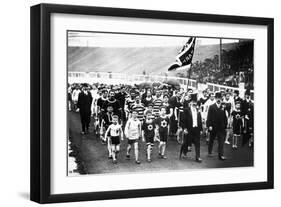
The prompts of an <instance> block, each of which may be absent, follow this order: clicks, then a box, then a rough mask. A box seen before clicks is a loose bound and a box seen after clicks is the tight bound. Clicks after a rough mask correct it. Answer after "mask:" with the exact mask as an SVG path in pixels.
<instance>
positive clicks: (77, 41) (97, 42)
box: [68, 32, 239, 47]
mask: <svg viewBox="0 0 281 207" xmlns="http://www.w3.org/2000/svg"><path fill="white" fill-rule="evenodd" d="M188 39H189V37H171V36H152V35H132V34H112V33H94V32H69V33H68V45H69V46H78V47H83V46H84V47H85V46H87V47H161V46H162V47H163V46H165V47H168V46H180V45H184V44H185V43H186V41H187V40H188ZM238 41H239V40H238V39H222V43H232V42H238ZM196 44H197V45H213V44H219V39H218V38H202V37H200V38H197V42H196Z"/></svg>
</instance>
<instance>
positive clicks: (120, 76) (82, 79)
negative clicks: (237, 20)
mask: <svg viewBox="0 0 281 207" xmlns="http://www.w3.org/2000/svg"><path fill="white" fill-rule="evenodd" d="M169 80H172V81H176V82H178V83H179V84H180V85H181V86H185V88H186V87H189V88H193V89H198V90H204V89H206V88H209V90H210V91H212V92H216V91H226V90H229V91H232V92H233V91H235V90H239V91H240V96H241V97H243V96H244V92H245V89H244V88H238V87H237V88H235V87H230V86H224V85H218V84H214V83H206V84H199V83H197V81H196V80H193V79H188V78H180V77H171V76H159V75H136V74H124V73H110V72H68V82H69V83H90V84H92V83H94V82H101V83H109V82H110V83H111V84H119V83H125V84H131V83H141V82H165V81H169ZM251 98H252V100H253V99H254V91H253V90H251Z"/></svg>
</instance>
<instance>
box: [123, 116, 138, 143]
mask: <svg viewBox="0 0 281 207" xmlns="http://www.w3.org/2000/svg"><path fill="white" fill-rule="evenodd" d="M140 125H141V122H140V121H139V120H138V119H136V120H134V119H129V120H128V121H127V124H126V126H125V134H126V136H127V137H128V139H133V140H134V139H138V138H139V137H140Z"/></svg>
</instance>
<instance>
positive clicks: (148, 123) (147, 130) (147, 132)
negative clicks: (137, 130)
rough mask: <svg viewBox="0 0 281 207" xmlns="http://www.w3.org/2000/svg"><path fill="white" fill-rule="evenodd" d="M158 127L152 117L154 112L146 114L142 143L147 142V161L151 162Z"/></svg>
mask: <svg viewBox="0 0 281 207" xmlns="http://www.w3.org/2000/svg"><path fill="white" fill-rule="evenodd" d="M155 130H156V125H155V121H154V120H153V117H152V111H147V112H146V118H145V120H144V122H143V124H142V141H143V142H146V146H147V149H146V155H147V161H148V162H151V152H152V148H153V146H154V140H155V134H156V133H155Z"/></svg>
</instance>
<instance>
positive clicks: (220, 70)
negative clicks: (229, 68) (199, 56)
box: [219, 38, 222, 71]
mask: <svg viewBox="0 0 281 207" xmlns="http://www.w3.org/2000/svg"><path fill="white" fill-rule="evenodd" d="M221 51H222V39H221V38H220V51H219V69H220V71H221V65H222V63H221Z"/></svg>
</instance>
